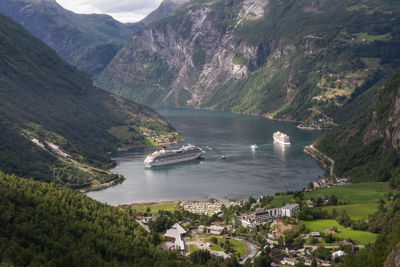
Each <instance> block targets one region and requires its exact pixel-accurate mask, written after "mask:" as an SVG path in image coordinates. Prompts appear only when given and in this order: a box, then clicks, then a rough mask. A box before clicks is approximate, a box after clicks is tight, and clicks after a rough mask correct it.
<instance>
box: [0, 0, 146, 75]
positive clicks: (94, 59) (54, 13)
mask: <svg viewBox="0 0 400 267" xmlns="http://www.w3.org/2000/svg"><path fill="white" fill-rule="evenodd" d="M0 12H2V13H4V14H5V15H7V16H10V17H11V18H13V19H14V20H16V21H17V22H19V23H20V24H21V25H23V26H24V27H25V28H26V29H27V30H28V31H30V32H31V33H32V34H33V35H35V36H36V37H38V38H39V39H41V40H42V41H43V42H45V43H46V44H47V45H49V46H50V47H52V48H53V49H55V50H56V51H57V53H58V54H59V55H60V56H61V57H62V58H63V59H64V60H66V61H67V62H68V63H70V64H72V65H74V66H76V67H78V68H79V69H80V70H83V71H86V72H88V73H89V74H91V75H92V76H93V77H94V78H95V76H96V75H98V74H99V73H100V72H101V71H102V70H103V69H104V68H105V66H106V65H107V64H108V63H109V61H110V60H111V59H112V58H113V57H114V56H115V54H116V53H117V51H118V50H119V49H120V47H121V46H122V45H123V44H124V42H125V41H126V40H128V39H129V38H130V37H131V35H132V34H133V33H134V32H135V31H137V30H139V29H141V27H142V26H141V25H140V24H123V23H120V22H118V21H116V20H114V19H113V18H112V17H111V16H108V15H99V14H90V15H89V14H75V13H73V12H71V11H68V10H66V9H64V8H63V7H62V6H61V5H59V4H58V3H57V2H56V1H51V0H12V1H11V0H1V1H0Z"/></svg>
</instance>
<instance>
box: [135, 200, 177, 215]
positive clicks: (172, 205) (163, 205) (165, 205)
mask: <svg viewBox="0 0 400 267" xmlns="http://www.w3.org/2000/svg"><path fill="white" fill-rule="evenodd" d="M178 203H179V202H178V201H171V202H157V203H138V204H132V205H131V207H132V208H133V209H135V210H136V211H137V212H146V210H147V209H148V208H150V213H152V214H154V215H157V214H158V212H159V211H160V210H165V211H175V210H178V209H179V208H178Z"/></svg>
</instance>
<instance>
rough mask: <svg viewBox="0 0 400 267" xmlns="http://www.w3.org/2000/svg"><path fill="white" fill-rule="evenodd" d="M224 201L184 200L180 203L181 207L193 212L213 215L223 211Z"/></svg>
mask: <svg viewBox="0 0 400 267" xmlns="http://www.w3.org/2000/svg"><path fill="white" fill-rule="evenodd" d="M221 206H222V203H220V202H217V201H213V202H207V201H184V202H182V203H181V204H180V207H181V208H182V209H184V210H187V211H189V212H191V213H196V214H205V215H208V216H212V215H214V214H218V213H220V212H221Z"/></svg>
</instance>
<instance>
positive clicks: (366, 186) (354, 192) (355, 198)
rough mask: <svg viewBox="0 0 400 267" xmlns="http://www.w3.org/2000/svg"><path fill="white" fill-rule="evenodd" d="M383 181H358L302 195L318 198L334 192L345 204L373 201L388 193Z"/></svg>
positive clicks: (375, 202)
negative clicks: (357, 182)
mask: <svg viewBox="0 0 400 267" xmlns="http://www.w3.org/2000/svg"><path fill="white" fill-rule="evenodd" d="M389 192H390V190H388V189H387V188H386V186H385V184H384V183H359V184H349V185H345V186H333V187H330V188H321V189H317V190H314V191H312V192H309V193H307V194H305V195H304V198H305V199H311V198H314V199H316V198H318V197H323V196H329V195H332V194H334V195H335V196H336V197H337V198H338V200H339V201H342V202H346V203H347V204H359V203H373V204H377V202H378V200H379V199H380V198H382V197H383V196H384V195H385V194H387V193H389Z"/></svg>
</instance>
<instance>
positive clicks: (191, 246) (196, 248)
mask: <svg viewBox="0 0 400 267" xmlns="http://www.w3.org/2000/svg"><path fill="white" fill-rule="evenodd" d="M197 250H199V248H198V247H197V246H196V245H189V251H190V253H192V252H195V251H197Z"/></svg>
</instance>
